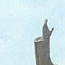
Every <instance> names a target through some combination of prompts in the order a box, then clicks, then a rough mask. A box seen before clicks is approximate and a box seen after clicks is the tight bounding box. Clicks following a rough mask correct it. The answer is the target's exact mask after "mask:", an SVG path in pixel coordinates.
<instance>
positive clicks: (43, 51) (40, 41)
mask: <svg viewBox="0 0 65 65" xmlns="http://www.w3.org/2000/svg"><path fill="white" fill-rule="evenodd" d="M47 21H48V20H47V19H46V20H45V24H44V26H43V30H42V31H43V36H41V37H38V38H36V39H35V40H34V43H35V55H36V65H53V63H52V62H51V59H50V43H49V42H50V36H51V34H52V31H53V29H54V28H52V30H51V31H49V29H48V26H47Z"/></svg>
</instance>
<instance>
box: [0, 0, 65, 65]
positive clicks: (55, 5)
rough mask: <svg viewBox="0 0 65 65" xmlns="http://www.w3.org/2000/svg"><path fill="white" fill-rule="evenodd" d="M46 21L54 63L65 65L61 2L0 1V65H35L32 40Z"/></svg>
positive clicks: (64, 15) (64, 9) (63, 7)
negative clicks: (52, 29) (52, 30)
mask: <svg viewBox="0 0 65 65" xmlns="http://www.w3.org/2000/svg"><path fill="white" fill-rule="evenodd" d="M45 18H47V19H48V20H49V21H48V26H49V28H50V29H51V28H52V27H54V28H55V30H54V32H53V34H52V36H51V41H50V47H51V59H52V62H53V63H54V64H58V65H65V52H64V49H65V39H64V38H65V29H64V28H65V1H64V0H0V65H35V52H34V38H36V37H39V36H41V35H42V26H43V23H44V20H45Z"/></svg>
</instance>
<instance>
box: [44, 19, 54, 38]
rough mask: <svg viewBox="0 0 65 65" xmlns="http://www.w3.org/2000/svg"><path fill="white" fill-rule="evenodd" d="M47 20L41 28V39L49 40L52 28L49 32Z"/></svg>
mask: <svg viewBox="0 0 65 65" xmlns="http://www.w3.org/2000/svg"><path fill="white" fill-rule="evenodd" d="M47 21H48V20H47V19H46V20H45V24H44V26H43V38H50V36H51V34H52V32H53V30H54V28H52V30H51V31H50V30H49V28H48V26H47Z"/></svg>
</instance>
